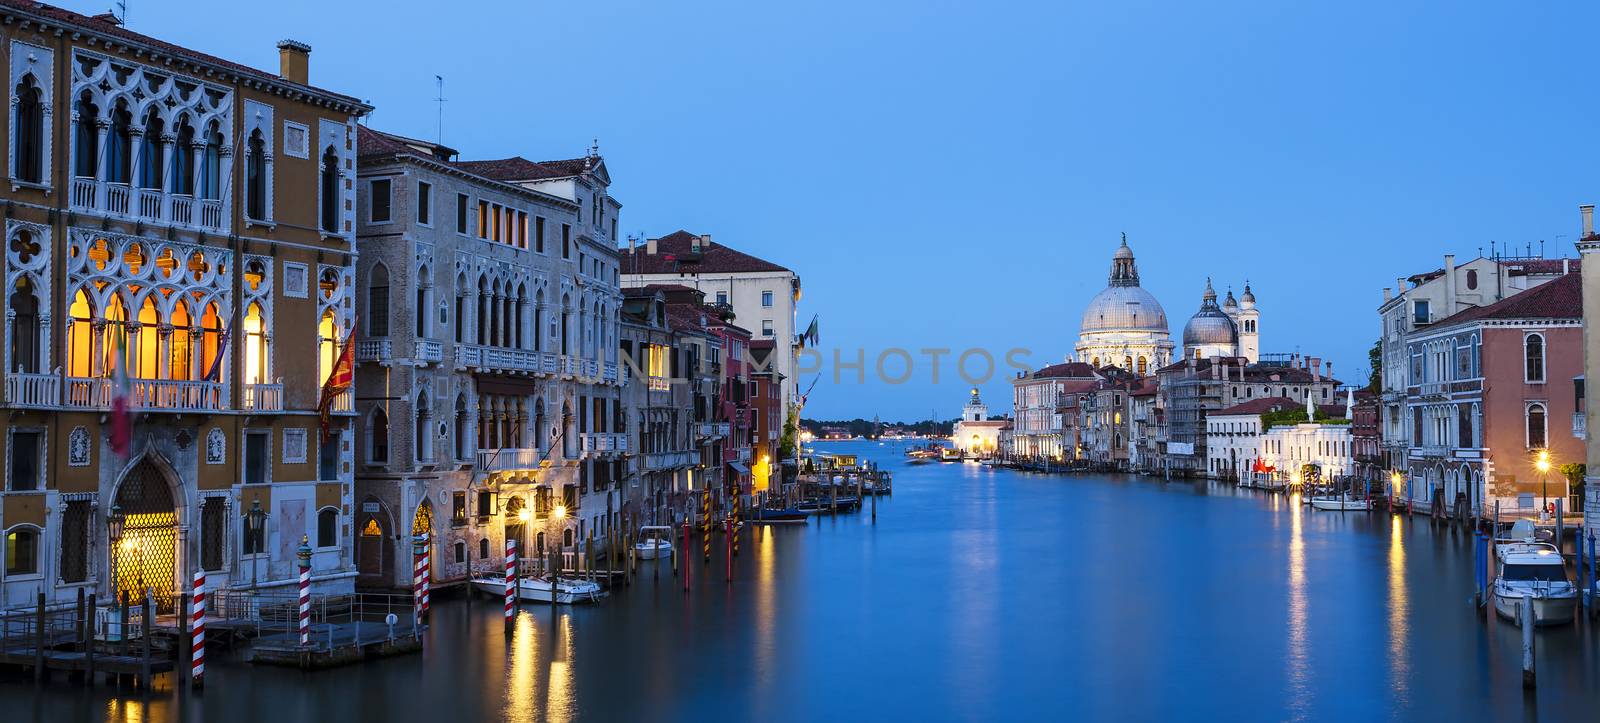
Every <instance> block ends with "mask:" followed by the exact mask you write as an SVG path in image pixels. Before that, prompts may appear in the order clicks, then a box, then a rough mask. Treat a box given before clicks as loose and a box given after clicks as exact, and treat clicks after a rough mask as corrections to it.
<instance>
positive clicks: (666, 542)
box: [633, 525, 673, 560]
mask: <svg viewBox="0 0 1600 723" xmlns="http://www.w3.org/2000/svg"><path fill="white" fill-rule="evenodd" d="M672 533H673V529H672V528H671V527H667V526H666V525H645V526H644V527H641V528H639V541H638V542H635V543H633V554H634V555H635V556H636V557H638V558H639V559H641V560H655V559H658V558H662V557H671V556H672Z"/></svg>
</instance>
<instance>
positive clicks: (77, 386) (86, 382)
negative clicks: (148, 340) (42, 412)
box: [61, 377, 228, 412]
mask: <svg viewBox="0 0 1600 723" xmlns="http://www.w3.org/2000/svg"><path fill="white" fill-rule="evenodd" d="M128 386H129V392H130V404H131V405H132V406H133V407H134V408H135V409H139V410H141V411H164V412H220V411H223V410H225V409H227V408H228V404H227V399H226V395H225V393H224V391H225V390H224V388H223V385H222V384H219V383H216V382H196V381H188V380H176V379H132V380H129V382H128ZM115 396H116V387H115V383H114V382H113V381H112V380H110V379H107V378H104V377H67V378H66V393H65V394H64V395H63V396H62V399H61V404H62V406H65V407H74V408H78V409H99V410H108V409H110V408H111V401H112V398H113V397H115Z"/></svg>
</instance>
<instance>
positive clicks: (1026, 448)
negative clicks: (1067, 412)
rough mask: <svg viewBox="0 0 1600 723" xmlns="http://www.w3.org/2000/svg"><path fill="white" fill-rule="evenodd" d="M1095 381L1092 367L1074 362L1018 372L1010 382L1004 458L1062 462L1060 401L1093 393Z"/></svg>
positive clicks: (1063, 453) (1063, 451)
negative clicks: (1008, 429) (1007, 442)
mask: <svg viewBox="0 0 1600 723" xmlns="http://www.w3.org/2000/svg"><path fill="white" fill-rule="evenodd" d="M1099 378H1100V375H1099V373H1098V372H1097V371H1096V370H1095V368H1094V367H1092V366H1090V365H1088V364H1085V363H1083V362H1074V361H1068V362H1063V363H1061V364H1051V365H1050V366H1046V367H1043V368H1040V369H1036V370H1034V371H1032V372H1018V373H1017V376H1016V378H1014V379H1012V380H1011V404H1012V409H1013V415H1012V417H1013V421H1012V425H1013V429H1012V433H1011V443H1010V445H1009V446H1007V447H1006V449H1007V452H1006V454H1007V456H1008V457H1009V458H1011V459H1014V460H1018V461H1024V462H1043V461H1046V460H1049V461H1054V462H1060V461H1062V460H1063V459H1065V458H1066V453H1065V448H1064V447H1063V446H1062V436H1061V431H1062V426H1061V411H1060V403H1061V399H1062V398H1063V396H1065V395H1068V394H1076V393H1078V392H1082V391H1088V390H1090V389H1093V388H1094V384H1095V381H1096V380H1098V379H1099Z"/></svg>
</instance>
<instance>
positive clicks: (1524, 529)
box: [1494, 519, 1555, 559]
mask: <svg viewBox="0 0 1600 723" xmlns="http://www.w3.org/2000/svg"><path fill="white" fill-rule="evenodd" d="M1554 537H1555V536H1554V535H1553V534H1551V533H1550V531H1549V530H1541V529H1539V526H1538V525H1536V524H1534V522H1533V520H1528V519H1522V520H1517V521H1516V522H1513V523H1511V529H1509V530H1503V531H1501V532H1500V533H1499V534H1497V535H1495V536H1494V554H1495V556H1497V557H1500V558H1502V559H1504V558H1505V555H1506V550H1507V549H1509V548H1511V547H1513V546H1517V545H1527V544H1533V543H1545V544H1549V543H1550V542H1551V541H1552V540H1553V539H1554Z"/></svg>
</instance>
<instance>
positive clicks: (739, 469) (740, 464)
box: [728, 462, 750, 474]
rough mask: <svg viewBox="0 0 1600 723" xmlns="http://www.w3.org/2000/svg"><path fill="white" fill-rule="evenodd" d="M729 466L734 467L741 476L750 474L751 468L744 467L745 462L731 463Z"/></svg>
mask: <svg viewBox="0 0 1600 723" xmlns="http://www.w3.org/2000/svg"><path fill="white" fill-rule="evenodd" d="M728 466H729V467H732V468H733V471H735V472H738V473H739V474H750V468H749V467H746V466H744V463H743V462H729V463H728Z"/></svg>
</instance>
